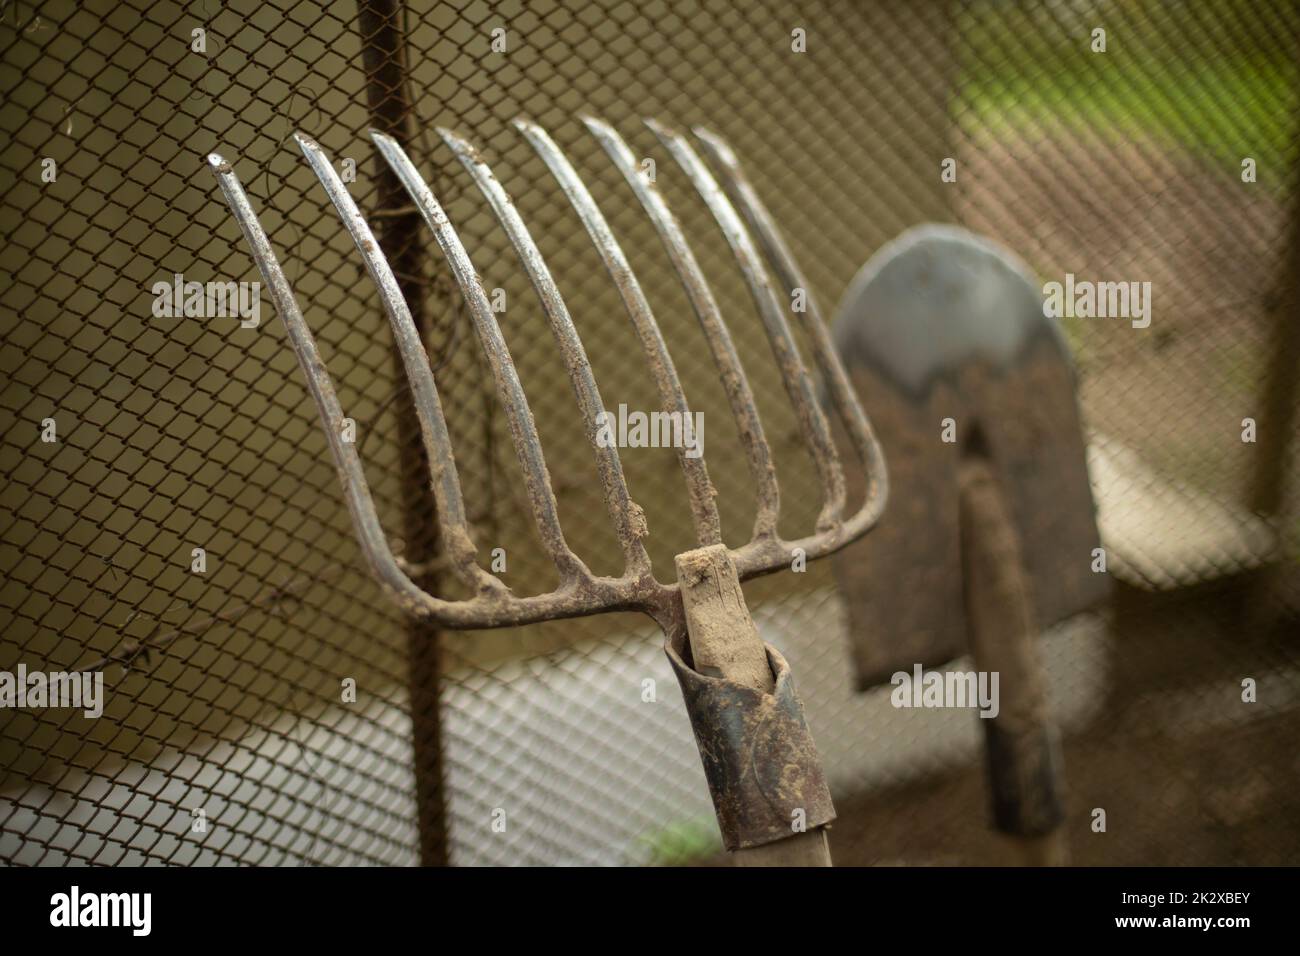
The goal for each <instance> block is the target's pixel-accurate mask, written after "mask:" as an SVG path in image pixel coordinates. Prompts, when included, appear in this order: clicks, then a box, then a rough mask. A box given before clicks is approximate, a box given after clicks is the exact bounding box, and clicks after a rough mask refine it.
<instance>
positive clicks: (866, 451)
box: [694, 126, 889, 526]
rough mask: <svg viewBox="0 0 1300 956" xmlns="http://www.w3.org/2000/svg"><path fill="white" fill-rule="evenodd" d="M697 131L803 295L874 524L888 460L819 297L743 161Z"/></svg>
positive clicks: (791, 285) (779, 270) (784, 279)
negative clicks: (837, 348)
mask: <svg viewBox="0 0 1300 956" xmlns="http://www.w3.org/2000/svg"><path fill="white" fill-rule="evenodd" d="M694 133H695V136H696V137H697V138H698V139H699V140H700V142H701V143H703V144H704V152H705V153H706V154H707V155H708V157H709V159H710V160H711V161H712V162H713V165H714V167H715V168H716V169H717V170H718V172H719V173H720V174H721V178H722V182H723V186H724V188H725V189H726V190H727V192H728V193H730V195H731V198H732V201H733V202H734V203H735V204H736V205H737V206H739V207H740V211H741V214H742V215H743V216H744V217H745V219H746V221H747V222H748V223H749V227H750V229H752V230H753V231H754V233H755V234H756V235H757V236H758V241H759V244H760V245H761V246H762V247H763V252H764V254H765V255H766V256H767V261H768V263H769V264H770V265H771V266H772V269H773V271H775V272H776V274H777V276H778V278H780V280H781V284H782V285H783V286H785V288H786V291H787V292H789V293H790V294H791V295H793V292H794V290H795V289H802V290H803V291H804V296H805V302H806V304H807V309H806V310H805V311H804V312H802V313H800V315H801V316H802V322H803V325H804V328H805V329H806V330H807V332H808V335H809V337H810V338H811V339H812V349H813V358H814V359H815V360H816V362H817V367H818V368H819V369H820V370H821V373H822V375H823V376H824V377H825V381H826V385H827V388H828V389H829V390H830V393H831V400H832V401H834V403H835V407H836V409H837V411H838V412H839V414H840V417H841V419H842V420H843V421H844V424H845V427H846V429H847V431H848V433H849V437H850V440H851V441H852V442H853V447H854V451H855V452H856V453H857V455H858V459H859V461H861V462H862V467H863V470H864V472H865V473H866V479H867V494H866V498H865V499H864V501H863V508H864V509H865V510H866V511H867V518H866V522H867V525H868V526H870V525H871V524H874V523H875V521H876V519H877V518H878V517H879V516H880V514H881V512H882V511H883V510H884V507H885V500H886V499H887V498H888V496H889V475H888V473H887V470H886V468H885V456H884V452H883V451H882V450H881V448H880V443H879V442H878V441H877V440H876V434H875V432H874V431H873V430H872V428H871V422H870V421H869V420H868V419H867V414H866V412H865V411H864V410H863V408H862V402H861V401H860V400H859V399H858V396H857V394H856V393H855V392H854V391H853V387H852V386H851V385H850V384H849V377H848V375H847V373H846V372H845V371H844V365H843V363H842V362H841V361H840V357H839V353H837V352H836V351H835V346H834V344H833V343H832V342H831V336H830V330H829V327H828V326H827V325H826V322H825V320H824V319H823V318H822V312H821V307H820V306H819V305H818V303H817V298H816V296H814V295H813V292H812V288H811V286H809V285H808V280H807V279H805V278H804V274H803V271H802V270H801V269H800V268H799V264H798V263H797V262H796V261H795V258H794V254H793V253H792V252H791V251H790V247H789V246H788V245H787V244H786V241H785V238H784V237H783V236H782V235H781V230H780V229H779V228H778V227H777V225H776V221H775V220H774V219H773V218H772V215H771V213H769V212H768V210H767V207H766V206H765V205H764V204H763V201H762V200H761V199H760V198H759V196H758V192H757V191H756V190H755V189H754V186H753V184H752V183H751V182H750V181H749V178H748V177H747V176H746V175H745V171H744V169H743V168H742V167H741V165H740V159H739V158H738V157H737V156H736V153H735V150H733V149H732V148H731V144H729V143H728V142H727V141H726V140H724V139H723V138H722V137H720V136H718V135H717V134H716V133H714V132H713V131H712V130H708V129H705V128H703V127H700V126H697V127H695V129H694Z"/></svg>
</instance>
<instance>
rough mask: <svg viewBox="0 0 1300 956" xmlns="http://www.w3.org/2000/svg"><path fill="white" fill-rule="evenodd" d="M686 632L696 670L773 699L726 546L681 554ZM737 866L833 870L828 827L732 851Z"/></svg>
mask: <svg viewBox="0 0 1300 956" xmlns="http://www.w3.org/2000/svg"><path fill="white" fill-rule="evenodd" d="M676 564H677V580H678V582H679V583H680V584H681V591H682V603H683V605H684V607H685V610H686V623H687V631H688V634H689V638H690V645H691V655H692V657H693V662H694V667H695V670H697V671H699V672H700V673H701V674H704V675H706V676H709V677H720V678H723V679H725V680H728V681H732V682H735V683H738V684H741V685H743V686H745V687H748V688H751V689H753V690H756V691H759V692H760V693H764V694H770V693H772V692H773V690H774V689H775V680H774V678H773V675H772V669H771V667H770V666H769V663H768V657H767V651H766V649H765V648H764V646H763V640H762V638H761V637H759V634H758V628H756V627H755V626H754V620H753V618H752V617H750V614H749V608H748V607H747V606H746V604H745V595H744V592H743V591H742V590H741V587H740V580H739V578H738V576H737V574H736V567H735V564H734V563H733V561H732V560H731V556H730V554H728V552H727V548H726V546H725V545H713V546H711V547H705V548H698V549H696V550H694V551H687V552H684V553H682V554H679V555H677V558H676ZM730 857H731V861H732V864H733V865H734V866H830V865H831V854H830V847H829V845H828V843H827V840H826V828H825V827H823V826H818V827H813V828H812V829H810V830H806V831H803V832H795V831H794V830H793V829H792V830H791V833H790V835H789V836H788V837H785V838H784V839H779V840H776V841H774V842H771V843H764V844H761V845H759V846H753V847H742V848H740V849H737V850H733V851H731V852H730Z"/></svg>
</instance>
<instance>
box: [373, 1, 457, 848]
mask: <svg viewBox="0 0 1300 956" xmlns="http://www.w3.org/2000/svg"><path fill="white" fill-rule="evenodd" d="M403 13H404V4H402V3H401V2H399V0H363V2H361V3H360V4H358V6H357V24H358V27H359V29H360V32H361V41H362V60H363V64H364V66H365V71H366V99H367V102H368V104H369V107H370V114H371V122H372V124H373V125H374V127H375V128H376V129H379V130H382V131H383V132H384V133H387V134H388V135H389V136H391V137H393V138H394V139H396V140H397V141H398V142H399V143H401V144H402V145H403V146H404V147H405V146H407V145H408V144H409V142H410V139H411V134H412V122H411V115H412V112H413V107H412V104H411V97H410V90H409V83H408V76H407V71H406V54H405V35H404V32H403V29H402V20H403ZM374 163H375V174H376V176H377V177H378V190H379V208H380V210H381V211H382V212H384V213H386V214H385V215H382V216H380V217H377V222H378V239H379V244H380V246H381V247H382V249H383V251H384V254H385V256H387V258H388V261H389V262H390V263H392V265H393V269H394V271H395V272H396V275H397V278H398V283H399V285H400V287H401V290H402V296H403V298H405V299H406V304H407V306H408V307H409V308H410V311H411V318H412V320H413V321H414V322H415V327H416V329H417V330H418V331H419V333H420V336H421V338H426V337H427V335H428V331H429V315H428V310H427V308H426V306H427V301H426V294H425V293H426V288H427V286H426V282H425V280H424V264H425V258H426V257H425V253H424V247H423V245H422V244H421V242H420V239H419V236H420V215H419V213H418V212H417V211H416V210H415V208H414V207H413V206H411V205H410V203H409V202H407V201H406V199H405V196H406V194H405V192H404V190H403V188H402V183H401V181H400V180H399V179H398V178H397V176H396V174H395V173H394V172H393V171H392V169H391V168H390V167H389V165H388V164H387V163H385V162H384V161H383V159H382V158H381V157H380V156H379V154H378V152H376V153H375V155H374ZM392 354H393V367H394V369H395V370H396V374H397V376H398V377H397V379H396V381H397V383H398V384H397V385H396V388H397V392H396V394H395V396H394V409H395V414H396V418H397V436H398V443H399V446H400V467H401V488H402V537H403V539H404V542H405V555H406V558H407V560H408V561H410V562H411V563H412V564H413V565H415V566H421V570H420V572H419V574H418V576H416V583H417V584H419V586H420V587H422V588H424V589H425V590H426V591H428V592H430V593H433V594H437V593H439V587H438V580H437V578H438V572H437V570H436V569H435V568H433V567H432V562H433V558H434V556H435V555H436V554H437V551H438V542H437V521H436V520H435V518H436V515H435V511H434V509H435V507H436V506H435V503H434V500H433V494H432V491H431V489H430V486H429V482H428V480H427V475H428V474H429V463H428V460H427V457H426V455H425V451H424V446H423V444H422V443H421V441H420V423H419V420H418V418H417V417H416V414H415V406H414V405H413V404H412V399H411V392H410V389H409V388H408V387H406V385H405V377H404V376H403V375H402V359H401V356H400V355H399V353H398V351H397V348H396V346H395V345H394V347H393V353H392ZM406 633H407V652H408V657H409V667H410V671H409V676H408V688H409V692H410V698H411V747H412V752H413V753H412V758H413V763H414V772H415V797H416V812H417V818H418V825H419V833H420V862H421V863H422V864H423V865H425V866H445V865H446V864H447V859H448V854H447V825H446V800H445V797H444V795H443V768H442V733H441V715H440V713H439V698H440V696H441V695H440V684H441V675H440V666H439V653H440V649H441V647H440V641H439V631H438V628H437V626H436V625H435V624H434V623H433V622H431V621H429V620H417V619H415V618H408V620H407V622H406Z"/></svg>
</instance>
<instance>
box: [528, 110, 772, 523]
mask: <svg viewBox="0 0 1300 956" xmlns="http://www.w3.org/2000/svg"><path fill="white" fill-rule="evenodd" d="M581 119H582V122H583V124H584V125H585V126H586V127H587V129H588V130H589V131H590V132H591V134H592V135H593V136H594V137H595V138H596V140H597V142H599V143H600V145H601V147H602V148H603V149H604V150H605V152H606V154H607V155H608V156H609V158H610V160H611V162H613V164H614V165H615V167H616V168H617V169H618V170H619V172H620V173H622V174H623V178H624V179H625V180H627V183H628V185H629V186H631V188H632V191H633V192H634V193H635V194H636V197H637V199H638V200H639V201H640V203H641V205H642V207H643V208H644V209H645V211H646V215H647V216H649V217H650V221H651V222H652V223H653V224H654V227H655V231H656V232H658V234H659V238H660V241H661V242H662V243H663V246H664V249H665V251H666V252H667V253H668V258H669V259H670V260H671V261H672V263H673V268H674V269H675V270H676V272H677V275H678V277H679V278H680V279H681V282H682V285H683V286H684V287H685V289H686V294H687V297H688V298H689V299H690V302H691V308H692V309H693V310H694V312H695V316H696V318H697V319H698V321H699V323H700V327H701V329H702V330H703V331H704V337H705V339H706V341H707V342H708V343H709V351H710V352H711V353H712V355H713V362H714V365H715V366H716V367H717V369H718V373H719V375H721V376H722V383H723V387H724V388H725V389H726V392H727V400H728V402H729V404H730V405H731V414H732V417H733V418H735V420H736V427H737V428H738V429H739V431H740V438H741V442H742V444H743V445H744V448H745V453H746V457H747V458H748V461H749V472H750V477H751V478H752V479H753V481H754V486H755V489H756V493H757V498H758V508H757V511H756V513H755V517H754V531H753V536H754V538H755V539H758V540H770V539H774V538H775V536H776V524H777V518H778V516H779V513H780V507H781V498H780V492H779V489H778V487H777V480H776V469H775V468H774V467H773V466H772V450H771V448H770V446H769V445H768V443H767V438H766V436H765V435H764V434H763V423H762V421H760V419H759V416H758V406H757V405H756V404H755V402H754V393H753V391H752V390H751V389H750V387H749V381H748V379H746V377H745V370H744V369H743V368H742V367H741V364H740V356H739V354H737V352H736V346H735V344H734V343H733V342H732V339H731V333H730V332H729V331H728V329H727V325H726V323H725V322H723V320H722V311H721V310H720V309H719V308H718V303H717V300H716V299H715V298H714V297H713V290H712V289H711V288H710V287H709V283H708V280H706V279H705V277H704V270H703V269H701V268H700V264H699V262H698V261H696V259H695V254H694V253H693V252H692V251H691V247H690V245H689V244H688V243H687V241H686V236H685V234H684V233H683V232H682V229H681V226H680V225H679V224H678V222H677V217H676V216H674V215H673V213H672V210H671V209H669V208H668V204H667V203H666V202H664V199H663V196H661V195H660V193H659V190H658V189H657V188H656V187H655V185H654V183H653V182H651V181H650V179H648V178H647V177H645V176H644V175H643V174H642V173H641V171H640V168H639V167H638V165H637V161H636V157H635V156H633V155H632V151H631V150H630V149H629V148H628V146H627V143H625V142H624V141H623V138H622V137H621V136H619V134H618V132H617V131H616V130H615V129H614V128H613V127H612V126H610V125H609V124H607V123H604V122H602V121H601V120H598V119H596V118H594V117H591V116H583V117H582V118H581ZM534 145H536V144H535V143H534ZM552 170H554V166H552ZM570 172H572V167H570ZM574 179H575V181H576V182H577V185H578V186H579V187H581V186H582V184H581V181H580V180H577V177H576V175H575V176H574ZM561 183H562V184H563V180H561ZM582 188H583V191H584V192H585V191H586V190H585V187H582ZM565 189H566V191H567V190H568V187H567V186H566V187H565ZM571 198H572V194H571ZM588 199H590V196H589V195H588ZM592 205H593V206H594V205H595V204H594V202H593V203H592ZM597 244H598V245H599V243H597Z"/></svg>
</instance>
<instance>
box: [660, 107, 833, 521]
mask: <svg viewBox="0 0 1300 956" xmlns="http://www.w3.org/2000/svg"><path fill="white" fill-rule="evenodd" d="M645 124H646V126H648V127H649V128H650V130H651V131H652V132H653V133H654V134H655V136H656V137H658V139H659V141H660V142H661V143H662V144H663V145H664V148H666V149H667V150H668V152H669V153H670V154H671V155H672V157H673V159H674V160H676V161H677V164H678V165H679V166H681V168H682V170H683V171H684V172H685V173H686V175H687V177H688V178H689V179H690V180H691V182H692V183H693V184H694V185H695V189H696V191H697V192H698V193H699V194H700V198H702V199H703V200H704V203H705V205H707V206H708V207H709V211H710V212H711V213H712V214H713V218H714V219H715V220H716V221H717V223H718V227H719V228H720V229H721V230H722V234H723V235H724V236H725V237H726V240H727V244H728V245H729V246H731V251H732V254H733V255H734V256H735V259H736V262H737V263H738V264H739V266H740V271H741V273H742V275H743V276H744V277H745V282H746V284H747V285H748V286H749V291H750V294H751V295H752V296H753V299H754V304H755V306H756V307H757V309H758V313H759V315H760V317H761V318H762V320H763V327H764V329H765V330H766V331H767V337H768V341H769V343H770V344H771V346H772V354H773V355H774V356H775V357H776V363H777V368H778V370H779V371H780V373H781V379H782V382H783V383H784V385H785V389H786V393H787V395H789V398H790V402H791V404H792V405H793V406H794V409H795V417H796V418H797V419H798V421H799V427H800V431H801V432H802V433H803V436H804V441H805V443H806V444H807V445H808V450H809V452H810V453H811V455H812V458H813V463H814V465H815V466H816V470H817V476H818V478H819V479H820V481H821V485H822V501H823V504H822V510H821V513H820V514H819V515H818V518H817V530H818V531H828V530H830V529H831V528H833V527H835V526H836V525H838V524H840V523H841V522H842V521H843V515H844V497H845V491H844V471H843V469H842V468H841V467H840V462H839V454H838V452H837V451H836V449H835V442H834V440H833V439H832V437H831V431H830V425H829V423H828V422H827V421H826V416H825V414H824V413H823V412H822V409H821V406H820V405H819V404H818V402H817V395H816V392H815V390H814V388H813V383H812V378H811V377H810V376H809V374H808V368H807V366H806V365H805V364H804V362H803V359H802V358H801V357H800V356H799V350H798V348H797V347H796V346H795V342H794V336H793V335H792V333H791V331H790V324H789V322H787V321H786V318H785V310H786V308H787V307H786V306H783V305H782V303H781V301H780V299H778V298H777V295H776V292H775V291H774V290H773V288H772V284H771V282H769V281H768V276H767V268H766V266H765V265H764V264H763V258H762V256H761V255H760V254H759V252H758V249H757V248H756V247H755V245H754V241H753V239H751V238H750V236H749V231H748V230H747V229H746V228H745V224H744V222H742V221H741V219H740V216H739V215H738V214H737V213H736V210H735V209H734V208H733V207H732V205H731V202H730V200H728V199H727V196H726V194H725V193H724V192H723V191H722V189H721V188H720V187H719V186H718V184H717V181H716V180H714V178H713V175H712V174H711V173H710V172H709V169H708V167H707V166H705V165H704V161H703V160H701V159H700V157H699V154H697V153H696V152H695V150H694V148H693V147H692V146H691V144H690V143H689V142H687V140H686V138H685V137H684V136H682V135H681V134H680V133H679V132H677V131H676V130H674V129H672V128H671V127H669V126H667V125H665V124H663V123H660V122H659V121H657V120H654V119H647V120H645Z"/></svg>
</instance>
